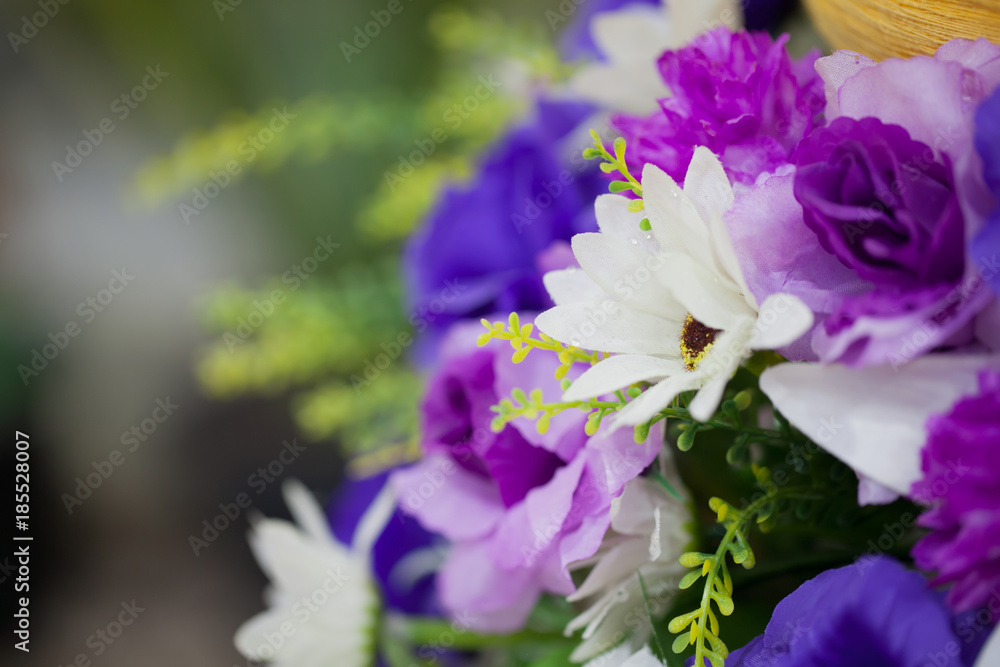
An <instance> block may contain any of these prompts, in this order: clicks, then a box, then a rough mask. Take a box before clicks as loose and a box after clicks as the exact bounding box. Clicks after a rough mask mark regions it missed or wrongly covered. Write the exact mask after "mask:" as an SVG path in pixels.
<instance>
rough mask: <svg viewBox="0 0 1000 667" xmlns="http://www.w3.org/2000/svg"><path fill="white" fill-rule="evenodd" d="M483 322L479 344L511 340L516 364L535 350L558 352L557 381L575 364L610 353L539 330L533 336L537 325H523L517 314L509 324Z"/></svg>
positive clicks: (588, 362)
mask: <svg viewBox="0 0 1000 667" xmlns="http://www.w3.org/2000/svg"><path fill="white" fill-rule="evenodd" d="M481 322H482V325H483V326H484V327H486V331H485V332H484V333H482V334H480V335H479V338H478V339H476V344H477V345H479V347H482V346H484V345H486V344H488V343H489V342H490V341H492V340H505V341H508V342H510V346H511V347H512V348H514V354H513V356H512V357H511V359H512V360H513V362H514V363H515V364H519V363H521V362H522V361H524V360H525V359H526V358H527V357H528V353H529V352H531V351H532V350H545V351H548V352H555V353H556V354H558V355H559V367H558V368H557V369H556V379H557V380H562V379H563V378H565V377H566V373H568V372H569V369H570V368H572V366H573V364H576V363H582V364H589V365H591V366H592V365H594V364H596V363H597V362H599V361H601V360H602V359H606V358H607V357H608V356H609V355H607V354H605V355H602V354H601V353H600V352H590V351H587V350H584V349H581V348H579V347H577V346H575V345H566V344H564V343H560V342H559V341H557V340H556V339H554V338H552V337H551V336H546V335H545V334H544V333H541V332H539V335H538V338H533V337H532V335H531V334H532V332H533V331H534V329H535V327H534V325H533V324H524V325H522V324H521V320H520V318H519V317H518V315H517V313H511V314H510V317H509V318H508V321H507V324H504V323H503V322H492V323H491V322H490V321H489V320H486V319H483V320H481Z"/></svg>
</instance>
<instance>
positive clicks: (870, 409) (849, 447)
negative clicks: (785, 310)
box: [760, 355, 1000, 495]
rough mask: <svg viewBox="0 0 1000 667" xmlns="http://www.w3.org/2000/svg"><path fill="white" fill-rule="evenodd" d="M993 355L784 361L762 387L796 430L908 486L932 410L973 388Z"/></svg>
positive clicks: (884, 480) (869, 471)
mask: <svg viewBox="0 0 1000 667" xmlns="http://www.w3.org/2000/svg"><path fill="white" fill-rule="evenodd" d="M998 367H1000V358H998V357H996V356H980V357H971V356H951V355H928V356H925V357H922V358H920V359H917V360H916V361H914V362H912V363H910V364H906V365H904V366H900V367H899V368H898V369H894V368H893V367H892V366H874V367H869V368H862V369H853V368H848V367H845V366H840V365H833V366H822V365H819V364H808V363H796V364H781V365H779V366H774V367H772V368H769V369H767V370H766V371H765V372H764V373H763V374H762V375H761V378H760V388H761V390H763V392H764V393H765V394H767V396H768V397H769V398H770V399H771V401H772V402H773V403H774V406H775V407H776V408H777V409H778V410H779V411H780V412H781V413H782V414H783V415H785V417H786V418H788V420H789V421H790V422H791V423H792V424H794V425H795V427H796V428H798V429H799V430H800V431H802V432H803V433H805V434H806V435H808V436H809V437H810V438H811V439H812V440H813V441H814V442H816V443H817V444H818V445H820V446H821V447H823V448H824V449H826V450H827V451H829V452H830V453H831V454H833V455H834V456H836V457H837V458H839V459H840V460H842V461H844V462H845V463H847V464H848V465H850V466H851V467H852V468H854V469H855V470H856V471H857V472H858V473H859V474H862V475H864V476H866V477H869V478H871V479H872V480H874V481H876V482H878V483H879V484H882V485H883V486H887V487H889V488H890V489H892V490H894V491H896V492H897V493H900V494H904V495H905V494H908V493H909V491H910V487H912V486H913V483H914V482H915V481H917V480H918V479H920V477H921V473H920V451H921V449H922V448H923V446H924V444H925V442H926V439H927V433H926V429H925V426H924V425H925V423H926V422H927V418H928V417H930V416H931V415H933V414H940V413H944V412H947V411H948V410H949V409H950V408H951V407H952V405H953V404H954V403H955V402H956V401H957V400H958V399H959V398H961V397H962V396H966V395H970V394H974V393H976V392H977V390H978V381H977V374H978V372H979V371H980V370H981V369H983V368H998Z"/></svg>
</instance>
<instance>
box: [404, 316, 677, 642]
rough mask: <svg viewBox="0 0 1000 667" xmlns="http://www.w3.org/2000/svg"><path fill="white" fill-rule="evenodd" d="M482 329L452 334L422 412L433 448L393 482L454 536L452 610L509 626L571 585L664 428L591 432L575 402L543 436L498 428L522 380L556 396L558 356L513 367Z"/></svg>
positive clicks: (446, 581)
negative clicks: (479, 343)
mask: <svg viewBox="0 0 1000 667" xmlns="http://www.w3.org/2000/svg"><path fill="white" fill-rule="evenodd" d="M480 332H481V328H479V327H478V326H476V327H472V325H466V326H463V325H459V326H458V327H456V329H455V330H454V331H453V332H452V333H450V334H449V336H448V338H446V344H445V345H444V346H443V349H444V350H445V357H444V358H443V359H442V360H441V364H440V367H439V369H438V370H437V372H436V373H435V375H434V377H433V378H432V380H431V382H430V386H429V388H428V391H427V396H426V397H425V399H424V404H423V409H422V426H423V441H422V444H423V448H424V451H425V457H424V458H423V459H422V460H421V461H420V462H418V463H417V464H415V465H414V466H412V467H410V468H408V469H405V470H402V471H399V472H396V473H395V474H394V475H393V476H392V484H393V486H394V488H395V491H396V494H397V497H398V498H399V503H400V507H402V508H403V510H404V511H406V512H408V513H410V514H412V515H414V516H415V517H416V518H417V519H418V520H419V521H420V522H421V523H422V524H423V525H424V526H425V527H426V528H427V529H429V530H432V531H434V532H437V533H440V534H441V535H443V536H445V537H446V538H448V539H449V540H450V541H451V543H452V544H451V548H450V552H449V555H448V557H447V560H446V561H445V563H444V564H443V565H442V567H441V570H440V571H439V574H438V579H437V584H438V591H439V594H440V598H441V602H442V604H443V605H444V607H445V608H446V609H447V610H449V611H450V612H452V613H453V614H459V613H462V614H468V615H471V616H472V617H473V619H474V620H473V621H472V627H474V628H475V629H476V630H479V631H484V632H501V633H503V632H512V631H514V630H516V629H518V628H520V627H522V626H523V625H524V622H525V620H526V618H527V616H528V613H529V612H530V611H531V609H532V608H534V606H535V604H536V603H537V602H538V600H539V598H540V596H541V595H542V593H544V592H550V593H556V594H560V595H569V594H570V593H572V592H573V591H574V586H573V582H572V580H571V579H570V575H569V569H568V566H569V564H571V563H574V562H576V561H579V560H582V559H584V558H588V557H590V556H592V555H593V554H594V553H595V552H596V551H597V549H598V547H599V546H600V544H601V541H602V538H603V537H604V534H605V532H606V531H607V528H608V526H609V524H610V522H611V513H610V508H611V502H612V500H613V499H614V498H615V497H617V496H618V495H620V494H621V492H622V488H623V487H624V485H625V483H626V482H628V481H629V480H631V479H633V478H634V477H636V476H637V475H638V474H639V473H640V472H642V470H643V469H645V468H646V467H647V466H648V465H649V464H650V463H651V462H652V461H653V459H654V458H655V457H656V455H657V453H658V452H659V450H660V439H661V438H662V431H660V430H657V431H656V432H655V433H654V434H653V435H652V436H651V437H650V439H649V441H647V442H646V443H644V444H641V445H636V444H635V442H634V441H633V439H632V435H631V434H630V433H627V432H625V433H618V434H613V433H609V432H607V431H603V432H600V433H598V434H596V435H594V436H589V437H588V436H587V435H586V433H585V431H584V422H585V420H586V414H584V413H583V412H580V411H576V410H573V411H568V412H564V413H561V414H559V415H556V416H555V417H553V418H552V420H551V422H550V424H549V429H548V431H546V433H544V434H539V433H538V432H537V430H536V428H535V426H534V424H531V423H527V422H524V421H523V420H519V421H515V422H514V423H513V424H508V425H506V426H505V427H504V428H503V430H501V431H500V432H499V433H495V432H493V431H492V430H491V428H490V422H491V419H492V417H493V413H491V411H490V407H491V406H493V405H494V404H496V403H497V402H498V401H499V399H500V398H501V397H505V396H509V395H510V394H511V392H512V391H513V390H514V389H515V388H518V387H524V386H528V387H532V388H537V389H540V390H541V391H542V392H543V395H547V396H555V395H557V394H558V392H559V391H560V387H559V384H558V382H556V380H555V379H554V375H555V370H556V367H557V366H558V360H556V359H555V358H554V356H553V357H549V356H545V355H543V354H538V353H535V354H532V355H529V356H528V357H527V359H525V360H524V361H523V362H522V363H521V364H517V365H515V364H514V363H513V362H512V361H511V360H510V358H509V356H508V354H505V353H504V352H503V351H502V350H500V351H498V350H496V349H493V348H489V347H488V348H484V349H477V348H476V347H475V340H476V338H477V337H478V336H477V334H478V333H480Z"/></svg>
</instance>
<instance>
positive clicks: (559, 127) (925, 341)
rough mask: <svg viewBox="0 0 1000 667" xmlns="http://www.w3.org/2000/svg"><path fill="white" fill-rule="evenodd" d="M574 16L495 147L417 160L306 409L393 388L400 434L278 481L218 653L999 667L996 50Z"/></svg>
mask: <svg viewBox="0 0 1000 667" xmlns="http://www.w3.org/2000/svg"><path fill="white" fill-rule="evenodd" d="M563 4H564V5H568V4H570V3H563ZM588 4H593V5H595V6H594V7H586V8H581V9H580V10H579V15H573V16H572V17H571V18H572V22H571V23H572V25H570V27H569V28H568V29H567V30H566V31H565V32H564V37H565V38H564V42H563V44H562V54H563V57H564V58H566V59H567V60H572V61H574V62H575V63H577V65H578V66H575V67H573V68H572V69H571V70H567V71H565V72H563V70H562V69H560V68H565V67H566V65H565V64H558V65H552V66H551V67H550V69H549V72H550V74H551V73H552V72H559V74H558V75H551V76H548V78H547V79H546V80H545V81H544V82H542V83H540V82H539V78H540V77H539V76H538V71H537V70H532V69H531V68H528V67H522V68H520V69H518V68H511V69H509V70H508V71H507V74H506V76H508V79H507V80H504V77H503V76H500V77H499V79H500V81H501V82H502V83H504V85H510V88H509V89H511V90H512V89H515V88H516V89H517V90H518V91H519V92H518V93H517V95H519V96H520V97H519V103H518V104H515V105H513V106H509V107H507V108H506V111H505V113H504V114H502V115H501V119H500V120H499V121H498V122H496V123H495V127H496V128H503V129H501V130H500V136H499V138H497V139H495V140H494V141H492V143H487V142H476V141H471V142H469V143H468V146H469V148H468V154H469V155H479V154H481V155H479V157H473V158H470V159H468V160H467V162H466V164H467V168H465V169H464V173H465V174H466V175H465V177H464V180H457V181H456V179H455V178H453V177H451V176H444V177H442V178H441V179H439V180H436V181H435V182H434V183H433V184H430V183H429V182H427V181H420V183H421V185H420V189H421V190H426V191H428V192H433V193H437V194H436V195H434V196H433V197H430V198H428V201H427V204H426V206H423V207H422V208H420V210H419V212H418V213H417V214H415V215H413V217H414V219H415V222H416V224H417V228H416V229H415V231H413V232H412V234H411V235H410V236H409V238H408V240H406V242H405V251H404V253H403V267H402V276H403V277H402V279H401V280H400V283H401V284H402V286H403V292H404V294H405V298H406V299H407V300H408V302H409V307H410V310H409V317H408V325H404V329H403V333H402V334H401V335H400V336H395V335H385V337H383V338H379V337H378V336H379V335H382V334H377V335H376V336H375V337H374V338H373V340H375V341H376V342H378V341H383V343H382V345H381V350H382V351H381V352H380V353H378V354H377V355H373V356H371V357H370V358H367V359H366V361H367V362H368V363H367V364H366V368H365V370H364V371H361V370H358V371H357V372H351V373H350V376H349V378H348V380H347V381H346V384H345V385H342V386H341V388H340V389H338V390H337V391H338V392H339V393H337V392H333V393H331V392H330V390H327V392H326V393H323V394H320V395H318V396H315V395H314V396H312V397H311V400H310V402H309V403H308V406H310V407H308V408H306V409H305V414H307V415H315V414H316V410H317V407H316V406H317V405H333V404H336V403H337V401H338V400H341V399H343V400H348V399H345V398H343V397H345V396H348V395H349V394H350V393H354V394H356V395H361V393H362V392H365V391H368V392H373V393H374V392H375V391H376V389H375V387H376V385H379V386H386V387H388V386H396V387H405V388H406V389H405V390H401V391H399V392H397V393H396V394H392V395H391V399H390V398H388V396H389V394H390V393H391V392H390V390H389V389H382V390H379V392H380V393H378V394H376V395H377V396H379V397H380V398H379V399H378V400H379V401H385V402H384V403H382V405H383V407H384V406H385V405H391V406H396V405H403V404H405V405H407V406H409V410H410V411H411V412H408V413H407V414H411V413H412V411H413V410H416V413H415V414H414V416H413V417H412V422H413V423H412V424H410V423H400V422H392V428H391V430H392V431H393V432H394V433H397V434H398V433H412V438H407V437H402V438H399V441H400V442H406V443H409V444H414V443H415V444H416V445H417V446H416V447H410V448H408V449H406V453H403V454H399V452H397V455H396V456H395V457H383V459H386V460H389V462H388V463H385V462H384V461H383V463H382V464H380V465H375V466H374V468H375V471H374V472H375V474H368V475H367V476H363V477H362V478H359V479H355V480H352V481H349V482H348V483H347V484H346V485H345V486H344V488H342V489H341V492H340V494H339V496H338V497H336V498H335V499H334V501H333V502H332V503H331V506H330V510H329V512H328V513H325V512H324V511H323V510H322V509H321V508H320V507H319V505H318V504H317V503H316V501H315V500H314V499H313V497H312V496H311V495H310V493H309V492H308V491H306V490H305V488H304V487H302V486H301V485H298V484H295V483H292V482H289V483H287V484H286V486H285V493H286V497H287V501H288V505H289V507H290V509H291V511H292V513H293V515H294V518H295V521H296V524H297V525H293V524H290V523H288V522H285V521H280V520H274V519H265V520H261V521H258V522H257V523H255V525H254V526H253V528H252V532H251V545H252V547H253V550H254V553H255V555H256V556H257V558H258V560H259V561H260V563H261V566H262V567H263V568H264V570H265V572H266V573H267V574H268V576H269V577H270V579H271V581H272V582H273V584H274V587H273V590H272V591H271V593H272V594H271V596H270V597H269V609H268V610H267V611H265V612H263V613H261V614H260V615H259V616H257V617H255V618H253V619H251V620H250V621H248V622H247V623H246V624H245V625H244V626H243V627H242V628H241V629H240V631H239V632H238V634H237V636H236V645H237V647H238V648H239V650H240V651H241V652H242V653H243V654H244V655H246V656H247V657H248V658H250V659H253V660H262V661H265V660H266V661H273V662H274V663H275V664H279V665H296V666H297V667H304V666H309V665H315V666H316V667H331V666H333V665H337V666H343V667H355V666H357V667H361V666H362V665H369V664H374V663H375V662H376V661H377V662H378V664H384V665H388V666H390V667H397V666H398V667H409V666H410V665H432V664H446V665H464V664H470V665H472V664H483V665H526V666H527V665H530V666H534V667H549V666H555V665H566V664H588V665H595V666H597V665H602V666H608V667H614V666H618V665H621V666H627V667H653V666H655V665H661V664H666V665H684V664H687V665H691V664H695V665H699V666H700V665H703V664H704V665H711V666H712V667H723V665H728V666H729V667H737V666H740V665H745V666H751V665H754V666H758V665H778V666H785V667H806V666H813V665H830V666H844V667H847V666H854V665H880V666H888V665H892V666H895V667H911V666H912V667H921V666H923V665H936V666H953V667H959V666H965V667H972V666H973V665H998V664H1000V639H995V640H992V641H990V640H989V638H990V637H991V635H992V634H993V633H992V630H993V626H994V625H995V624H996V622H997V620H998V615H997V614H998V612H1000V301H998V295H1000V263H998V262H1000V260H998V254H1000V207H998V203H1000V90H998V89H1000V45H997V44H994V43H991V42H990V41H988V40H986V39H977V40H969V39H954V40H952V41H948V42H947V43H945V44H943V45H941V46H940V48H938V50H937V51H936V53H933V54H928V55H918V56H914V57H910V58H905V59H904V58H889V59H886V60H883V61H881V62H875V61H873V60H871V59H869V58H867V57H865V56H864V55H862V54H860V53H855V52H851V51H844V50H841V51H835V52H833V53H832V55H828V56H825V57H820V53H819V52H818V51H815V50H814V51H810V52H807V53H805V54H804V55H801V56H799V57H795V56H793V55H791V54H790V53H789V51H788V38H787V36H782V37H778V38H773V37H772V36H770V35H769V34H768V33H767V32H760V31H755V30H747V29H745V28H742V27H740V25H739V22H740V21H741V20H743V19H744V18H745V20H746V25H748V26H750V27H751V28H760V27H762V26H764V25H766V24H767V21H768V17H771V16H772V15H773V14H772V12H773V11H775V7H773V6H772V5H775V4H780V3H753V2H751V3H745V4H746V5H747V6H746V7H745V8H743V9H741V7H740V6H739V5H738V4H737V5H731V3H729V2H726V1H725V0H717V1H713V2H707V1H706V2H697V3H696V2H671V3H669V4H670V6H669V7H665V6H662V5H660V4H658V3H649V2H645V3H638V4H628V5H627V6H624V7H621V6H619V5H622V4H623V3H621V2H610V1H604V2H594V3H588ZM596 5H600V6H599V7H598V6H596ZM574 7H575V5H574ZM569 13H570V14H572V12H569ZM549 19H550V22H556V23H559V22H569V21H568V16H567V13H566V12H563V11H562V10H560V13H553V15H552V16H551V17H549ZM582 59H586V60H587V63H586V64H584V65H582V66H579V61H580V60H582ZM536 64H537V63H536ZM553 68H554V69H553ZM511 77H513V79H514V80H516V81H517V82H519V83H515V84H507V82H508V81H510V80H511ZM487 81H489V80H488V79H487ZM482 85H485V84H482ZM459 117H460V116H459ZM467 129H468V128H467ZM484 145H485V148H482V146H484ZM449 159H451V158H449ZM414 162H416V160H414ZM428 168H430V167H428ZM410 171H411V172H412V171H413V169H411V170H410ZM416 171H419V169H417V170H416ZM435 173H437V172H435ZM387 175H389V176H393V175H394V176H396V180H393V179H392V178H388V179H387V181H386V183H387V187H389V188H390V189H391V190H393V191H395V188H396V187H397V186H398V187H400V188H403V189H404V191H406V192H410V195H408V196H413V197H416V196H417V195H416V194H414V193H413V191H412V190H405V188H406V187H407V185H408V184H412V183H413V181H412V180H409V179H411V178H416V177H415V176H413V177H411V176H410V175H409V174H404V173H403V172H402V171H396V172H392V173H389V172H387ZM404 181H406V182H404ZM389 217H391V216H389ZM404 233H405V230H404ZM390 273H391V271H390ZM376 296H377V295H376ZM296 298H302V299H304V298H306V297H305V295H300V296H299V297H296ZM364 303H365V301H364V300H362V301H361V306H360V308H359V309H360V310H363V309H364ZM359 309H358V308H356V309H355V311H352V312H356V311H357V310H359ZM295 312H296V313H299V314H298V315H296V316H297V317H301V313H300V311H298V310H296V311H295ZM318 318H319V316H318V315H317V316H315V318H314V319H318ZM361 319H363V318H361ZM277 321H278V320H277V319H275V322H277ZM275 322H270V323H268V324H267V327H275V326H278V325H277V324H276V323H275ZM296 326H300V325H296ZM382 330H383V331H385V330H388V331H392V330H393V326H392V325H391V324H390V325H388V326H387V327H384V328H383V329H382ZM265 333H266V332H265V331H264V330H262V331H261V332H259V335H261V336H263V335H265ZM386 341H388V342H386ZM411 343H415V344H412V345H411ZM317 344H320V343H317ZM358 344H359V345H360V344H361V343H360V342H359V343H358ZM362 349H367V348H362ZM258 351H260V348H258ZM376 351H377V350H376ZM404 352H405V355H406V357H407V359H408V360H409V362H410V364H411V366H410V367H408V368H407V370H406V371H402V370H400V369H399V368H397V367H396V366H394V365H393V364H394V363H396V359H397V357H400V356H401V355H403V354H404ZM338 358H339V357H338ZM367 366H371V368H372V370H371V372H369V369H368V368H367ZM390 366H391V368H390ZM383 374H384V376H383ZM210 375H211V373H209V374H208V375H207V376H206V377H208V376H210ZM400 383H403V384H400ZM348 384H349V388H348V387H347V386H346V385H348ZM414 388H417V389H414ZM418 392H419V396H417V395H416V394H417V393H418ZM352 400H353V399H352ZM390 401H391V402H390ZM404 409H405V408H400V412H394V413H393V414H402V413H403V412H402V411H403V410H404ZM343 412H344V411H341V413H338V414H339V415H340V416H339V417H338V419H341V421H342V422H344V421H345V420H347V419H348V418H347V417H345V416H344V414H343ZM346 412H348V413H350V412H352V410H347V411H346ZM390 412H392V410H390ZM365 415H366V416H365V419H367V420H368V421H367V422H366V423H367V424H372V423H374V422H379V427H381V428H385V427H386V420H385V418H384V416H382V415H384V412H378V411H370V412H368V413H365ZM338 423H340V422H338ZM408 429H409V430H408ZM320 430H321V431H322V429H320ZM329 430H331V431H332V428H331V429H329ZM324 434H326V433H321V435H324ZM369 468H371V466H369ZM372 472H373V471H372V470H368V473H372ZM994 529H996V530H997V532H991V531H992V530H994ZM984 645H985V648H984Z"/></svg>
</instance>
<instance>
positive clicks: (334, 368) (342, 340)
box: [197, 266, 422, 467]
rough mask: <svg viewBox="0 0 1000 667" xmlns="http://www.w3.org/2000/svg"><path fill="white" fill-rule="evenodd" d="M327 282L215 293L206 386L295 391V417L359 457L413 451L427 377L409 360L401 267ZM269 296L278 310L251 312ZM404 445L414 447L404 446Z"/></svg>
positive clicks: (224, 392) (405, 455) (223, 391)
mask: <svg viewBox="0 0 1000 667" xmlns="http://www.w3.org/2000/svg"><path fill="white" fill-rule="evenodd" d="M320 281H322V278H320V277H313V278H311V279H310V282H309V283H306V284H305V285H304V286H303V287H301V288H300V289H298V290H293V289H290V288H289V287H288V285H285V284H283V283H281V282H280V281H277V280H275V281H273V282H271V283H270V284H267V285H266V286H265V287H263V288H262V289H260V290H246V289H239V288H235V287H229V288H225V289H222V290H219V291H217V292H216V293H215V294H213V295H211V296H210V297H209V299H208V302H207V304H206V307H205V309H204V320H205V324H206V325H207V327H208V328H210V329H211V330H213V331H215V332H221V336H220V337H219V338H218V339H216V340H215V341H214V342H212V343H210V344H209V345H208V346H207V347H206V348H205V349H204V350H203V352H202V353H201V355H200V358H199V360H198V364H197V373H198V377H199V379H200V380H201V384H202V386H203V387H204V388H205V390H206V391H207V392H208V394H209V395H210V396H213V397H215V398H220V399H227V398H234V397H236V396H240V395H244V394H248V393H257V394H264V395H277V394H281V393H284V392H287V391H289V390H294V391H295V392H297V393H296V395H295V400H294V401H293V405H294V416H295V418H296V421H297V423H298V424H299V427H300V428H301V429H302V431H303V433H304V434H305V435H306V437H308V438H310V439H314V440H320V439H331V438H339V439H340V440H341V441H342V442H343V443H344V444H345V445H346V446H347V448H348V453H349V454H351V455H359V454H362V453H364V454H371V453H372V452H373V451H375V450H376V449H380V448H382V447H386V448H389V449H390V450H392V451H393V452H395V453H394V454H393V457H392V458H394V460H395V459H400V458H402V459H404V460H408V459H409V458H412V456H413V452H412V446H411V445H412V442H413V440H414V439H415V436H416V428H417V418H416V410H417V403H418V401H417V397H418V396H419V395H420V392H421V386H422V384H421V380H420V378H419V377H418V375H417V374H416V373H415V372H414V371H413V370H411V369H410V368H409V367H408V366H407V365H406V362H405V359H404V355H405V352H406V349H407V347H408V344H409V343H410V342H412V333H411V332H410V328H409V324H408V323H407V322H406V320H405V318H404V315H403V313H402V304H401V302H402V295H401V288H400V285H399V280H398V277H397V276H396V275H395V270H394V269H392V268H390V267H388V266H383V267H376V268H375V269H372V270H356V271H353V272H345V273H344V275H342V276H341V277H340V279H339V280H337V281H335V282H332V283H331V282H320ZM275 296H280V299H275ZM261 304H265V306H264V308H263V310H265V311H269V312H270V314H267V313H264V314H265V315H266V317H263V318H260V317H258V316H257V315H254V316H253V317H251V315H253V314H256V313H260V312H261V310H262V309H261ZM266 304H270V307H268V306H267V305H266ZM251 323H257V324H258V325H257V326H253V325H252V324H251ZM396 347H398V348H399V352H398V354H397V356H396V358H394V359H389V362H390V365H388V366H387V367H386V368H382V367H381V366H382V365H384V364H383V363H380V362H383V361H384V360H382V359H380V358H379V357H380V355H384V356H386V358H387V359H388V354H387V353H386V351H385V350H386V349H389V350H390V351H391V350H394V349H396ZM400 445H408V446H410V447H409V449H405V448H404V451H402V452H400V451H398V450H399V446H400ZM368 467H370V465H369V466H368Z"/></svg>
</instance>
